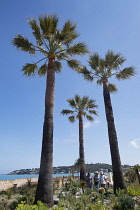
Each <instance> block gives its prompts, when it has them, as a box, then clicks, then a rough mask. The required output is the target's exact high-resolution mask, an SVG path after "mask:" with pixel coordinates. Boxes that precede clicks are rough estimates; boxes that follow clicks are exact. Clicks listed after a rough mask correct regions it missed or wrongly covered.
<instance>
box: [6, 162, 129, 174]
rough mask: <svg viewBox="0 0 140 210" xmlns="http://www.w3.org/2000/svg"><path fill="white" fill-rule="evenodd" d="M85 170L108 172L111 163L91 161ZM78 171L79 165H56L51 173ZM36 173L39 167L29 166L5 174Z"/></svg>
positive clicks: (125, 168) (124, 167) (125, 167)
mask: <svg viewBox="0 0 140 210" xmlns="http://www.w3.org/2000/svg"><path fill="white" fill-rule="evenodd" d="M131 167H132V166H130V165H122V168H123V171H127V170H129V169H130V168H131ZM86 170H87V172H91V173H92V172H94V171H104V172H108V171H111V170H112V165H109V164H106V163H95V164H93V163H91V164H86ZM72 172H73V173H78V172H79V167H76V166H74V165H73V166H58V167H53V174H70V173H72ZM29 174H30V175H37V174H39V168H31V169H19V170H15V171H12V172H10V173H7V174H5V175H29Z"/></svg>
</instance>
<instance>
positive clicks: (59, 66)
mask: <svg viewBox="0 0 140 210" xmlns="http://www.w3.org/2000/svg"><path fill="white" fill-rule="evenodd" d="M54 69H55V72H57V73H60V72H61V69H62V64H61V62H59V61H55V63H54Z"/></svg>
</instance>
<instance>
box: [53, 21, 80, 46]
mask: <svg viewBox="0 0 140 210" xmlns="http://www.w3.org/2000/svg"><path fill="white" fill-rule="evenodd" d="M76 28H77V25H76V24H73V23H72V22H71V21H70V20H68V21H66V22H65V24H64V26H63V29H62V30H61V31H59V32H57V35H56V36H57V39H59V41H60V42H63V44H65V45H67V44H70V43H72V41H73V40H74V39H76V38H77V37H78V36H79V34H78V33H77V31H76Z"/></svg>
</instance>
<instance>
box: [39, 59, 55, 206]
mask: <svg viewBox="0 0 140 210" xmlns="http://www.w3.org/2000/svg"><path fill="white" fill-rule="evenodd" d="M54 88H55V72H54V59H51V60H50V61H49V64H48V74H47V84H46V94H45V116H44V125H43V139H42V151H41V161H40V171H39V179H38V185H37V190H36V196H35V203H36V202H37V201H38V200H40V201H42V202H43V203H47V205H48V206H49V207H52V206H53V205H54V202H53V180H52V174H53V109H54Z"/></svg>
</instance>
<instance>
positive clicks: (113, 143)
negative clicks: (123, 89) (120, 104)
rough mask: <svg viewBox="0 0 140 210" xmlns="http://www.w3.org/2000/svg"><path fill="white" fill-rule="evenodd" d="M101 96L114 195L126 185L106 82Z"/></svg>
mask: <svg viewBox="0 0 140 210" xmlns="http://www.w3.org/2000/svg"><path fill="white" fill-rule="evenodd" d="M103 96H104V104H105V112H106V119H107V125H108V136H109V144H110V152H111V159H112V169H113V181H114V193H116V190H117V189H126V185H125V182H124V177H123V172H122V166H121V159H120V153H119V147H118V141H117V134H116V129H115V123H114V116H113V109H112V104H111V98H110V93H109V91H108V85H107V82H106V81H104V82H103Z"/></svg>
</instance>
